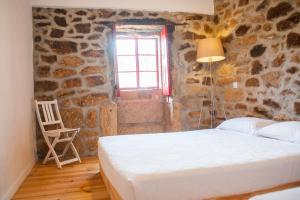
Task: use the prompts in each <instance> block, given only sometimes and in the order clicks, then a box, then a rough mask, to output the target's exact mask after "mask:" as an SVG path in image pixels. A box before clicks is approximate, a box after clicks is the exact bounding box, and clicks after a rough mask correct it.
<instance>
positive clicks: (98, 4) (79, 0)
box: [31, 0, 214, 15]
mask: <svg viewBox="0 0 300 200" xmlns="http://www.w3.org/2000/svg"><path fill="white" fill-rule="evenodd" d="M31 4H32V5H33V6H39V7H72V8H116V9H132V10H148V11H170V12H190V13H200V14H209V15H212V14H213V13H214V0H31Z"/></svg>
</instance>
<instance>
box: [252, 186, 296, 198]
mask: <svg viewBox="0 0 300 200" xmlns="http://www.w3.org/2000/svg"><path fill="white" fill-rule="evenodd" d="M299 199H300V187H297V188H292V189H287V190H282V191H278V192H271V193H268V194H262V195H258V196H255V197H252V198H250V199H249V200H299Z"/></svg>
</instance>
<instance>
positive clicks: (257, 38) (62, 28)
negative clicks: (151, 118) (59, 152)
mask: <svg viewBox="0 0 300 200" xmlns="http://www.w3.org/2000/svg"><path fill="white" fill-rule="evenodd" d="M215 9H216V16H204V15H195V14H187V13H168V12H163V13H158V12H140V11H129V10H107V9H106V10H104V9H54V8H53V9H52V8H34V9H33V25H34V27H33V28H34V30H33V34H34V69H35V70H34V71H35V97H36V98H37V99H54V98H57V99H58V102H59V106H60V108H61V112H62V117H63V120H64V122H65V124H66V126H68V127H80V128H81V129H82V131H81V132H80V134H79V137H78V138H77V139H76V141H75V143H76V146H77V148H78V149H79V151H80V154H81V155H95V154H96V149H97V138H98V136H101V135H102V133H101V130H100V123H99V121H100V118H101V116H100V114H99V108H100V106H101V105H105V104H106V103H107V102H111V101H116V97H115V96H114V92H113V91H114V88H115V80H114V65H113V63H114V62H113V53H112V52H113V40H112V28H111V27H112V26H111V25H112V24H113V23H116V22H124V20H127V21H128V20H131V21H132V20H138V19H139V20H144V21H147V22H149V21H151V20H158V21H160V22H161V21H164V22H167V23H172V24H175V29H174V31H173V32H172V33H171V37H170V38H171V39H170V47H171V63H172V64H171V78H172V81H171V82H172V98H171V99H170V101H169V102H168V103H167V104H166V105H167V106H164V109H165V110H164V113H168V114H164V118H166V119H164V121H166V122H168V123H167V124H164V131H177V130H191V129H195V128H197V123H198V118H199V111H200V108H201V107H203V109H204V111H205V115H204V116H203V121H202V122H204V126H205V125H208V124H209V118H210V113H209V105H210V103H211V102H210V101H209V98H208V96H209V92H210V84H211V80H210V78H209V72H208V71H207V70H206V68H205V65H204V64H203V65H202V64H198V63H196V44H197V40H198V39H202V38H205V37H208V36H219V37H221V38H222V41H223V45H224V49H225V52H226V60H225V61H222V62H220V63H218V64H215V65H214V69H215V82H216V84H217V87H216V94H217V97H218V102H219V104H218V105H217V110H216V113H217V116H218V120H219V122H221V121H222V120H224V115H223V114H222V111H221V106H220V105H221V104H220V102H225V108H226V113H227V114H228V117H235V116H258V117H265V118H273V119H277V120H288V119H295V120H300V96H299V94H300V44H299V41H300V39H299V37H300V35H299V34H300V31H299V30H300V23H299V20H300V19H299V18H300V17H299V15H300V2H299V0H285V1H283V0H216V1H215ZM233 82H237V83H238V88H236V89H235V88H233ZM137 95H138V96H139V95H142V96H143V94H137ZM167 116H168V117H167ZM37 144H38V153H39V156H40V157H42V156H43V155H44V154H45V152H46V148H45V144H44V141H43V139H42V136H41V134H40V133H39V132H38V134H37Z"/></svg>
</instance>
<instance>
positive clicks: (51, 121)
mask: <svg viewBox="0 0 300 200" xmlns="http://www.w3.org/2000/svg"><path fill="white" fill-rule="evenodd" d="M35 112H36V115H37V118H38V121H39V125H40V127H41V129H42V132H45V131H46V130H47V127H49V126H54V125H59V126H60V127H59V128H64V124H63V121H62V119H61V116H60V113H59V109H58V104H57V100H53V101H37V100H35ZM55 129H57V128H55Z"/></svg>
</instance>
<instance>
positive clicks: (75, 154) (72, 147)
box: [70, 142, 81, 163]
mask: <svg viewBox="0 0 300 200" xmlns="http://www.w3.org/2000/svg"><path fill="white" fill-rule="evenodd" d="M70 146H71V149H72V151H73V153H74V156H76V157H77V159H78V162H79V163H81V159H80V157H79V154H78V152H77V150H76V148H75V147H74V145H73V143H72V142H70Z"/></svg>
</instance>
